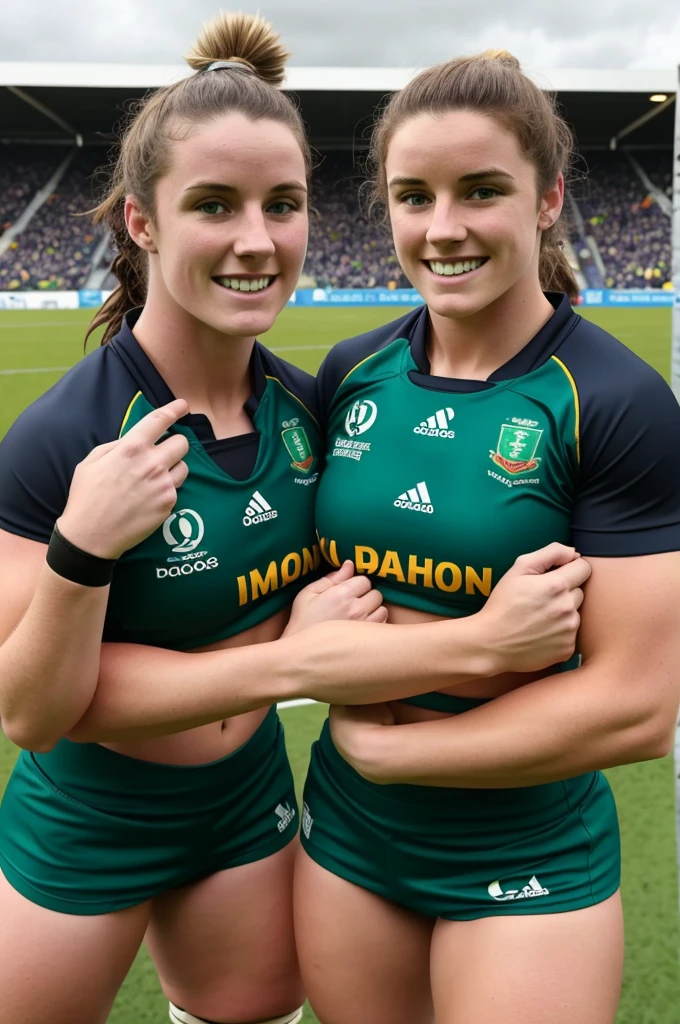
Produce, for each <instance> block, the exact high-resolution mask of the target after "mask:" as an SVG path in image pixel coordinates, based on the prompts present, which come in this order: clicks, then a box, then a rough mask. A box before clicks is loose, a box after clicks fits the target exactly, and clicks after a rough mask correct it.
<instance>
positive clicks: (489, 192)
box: [470, 185, 500, 199]
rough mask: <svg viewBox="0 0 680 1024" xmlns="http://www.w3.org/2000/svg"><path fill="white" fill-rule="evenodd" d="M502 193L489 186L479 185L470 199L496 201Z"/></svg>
mask: <svg viewBox="0 0 680 1024" xmlns="http://www.w3.org/2000/svg"><path fill="white" fill-rule="evenodd" d="M499 195H500V192H499V191H498V190H497V189H495V188H491V187H490V186H489V185H479V186H478V187H477V188H475V189H473V190H472V192H471V193H470V199H494V198H495V197H496V196H499Z"/></svg>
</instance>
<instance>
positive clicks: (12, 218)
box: [0, 146, 672, 290]
mask: <svg viewBox="0 0 680 1024" xmlns="http://www.w3.org/2000/svg"><path fill="white" fill-rule="evenodd" d="M104 157H105V153H104V151H103V150H102V149H101V148H99V147H97V148H95V147H92V148H89V149H88V148H85V149H82V150H80V151H78V153H77V155H76V157H75V159H74V160H73V162H72V164H71V165H70V167H69V168H68V170H67V171H66V173H65V174H64V176H63V178H62V179H61V180H60V181H59V183H58V186H57V187H56V189H55V191H54V192H53V193H52V194H51V195H50V196H49V198H48V199H47V201H46V202H45V203H44V204H43V205H42V206H41V207H40V208H39V209H38V210H37V212H36V213H35V214H34V216H33V217H32V218H31V219H30V220H29V221H28V224H27V225H26V226H25V227H24V229H23V230H22V231H20V232H19V233H18V234H17V236H16V237H15V238H14V239H13V240H12V241H11V242H10V244H9V248H7V251H6V252H4V253H3V254H2V255H0V290H52V289H62V290H68V289H79V288H83V287H86V286H87V281H88V278H89V276H90V272H91V271H92V270H93V260H94V257H95V252H96V250H97V247H98V244H99V242H100V241H101V239H102V234H103V231H102V228H96V229H95V228H93V226H92V224H91V222H90V221H89V219H88V218H87V217H82V216H78V215H79V214H82V213H83V212H84V211H86V210H87V209H88V208H90V207H91V206H92V205H93V201H94V195H95V190H94V186H93V175H94V173H95V171H96V169H97V168H98V167H99V166H100V164H101V163H102V160H103V159H104ZM63 159H64V150H63V148H62V147H40V146H33V147H28V146H23V147H22V146H13V147H0V226H1V227H2V230H3V231H6V230H7V229H8V228H9V227H11V225H12V224H13V223H15V222H16V220H17V218H18V217H20V216H21V214H22V212H23V211H24V210H25V208H26V206H27V205H28V203H29V202H30V200H31V198H32V197H33V196H34V195H35V193H36V191H37V190H38V189H39V188H41V187H43V186H44V185H45V184H46V182H48V181H49V180H50V177H51V175H52V174H54V172H55V169H56V167H57V166H58V164H59V162H60V161H61V160H63ZM635 160H636V161H637V162H638V164H639V168H638V170H636V168H635V167H634V166H633V162H632V161H629V160H628V159H627V157H626V154H625V152H621V151H619V152H616V153H609V152H606V151H592V152H588V153H587V154H586V163H587V165H588V175H587V177H586V178H585V179H583V180H581V181H579V182H577V183H576V185H575V186H574V187H573V188H572V200H573V202H571V204H570V207H568V209H567V223H568V226H569V235H570V241H571V243H572V246H573V251H574V253H575V254H576V257H577V258H578V260H579V263H580V270H581V273H582V275H583V280H584V282H585V283H587V284H588V285H590V286H591V287H603V286H604V287H608V288H663V287H669V284H670V273H671V271H670V267H671V225H670V218H669V217H668V215H667V214H666V213H665V212H664V210H663V209H662V208H661V206H660V205H659V201H658V193H662V198H663V196H667V195H669V194H670V186H671V160H672V154H671V152H670V150H649V151H636V153H635ZM638 171H642V173H643V176H645V175H646V176H647V179H648V184H650V183H651V184H652V185H653V187H654V189H655V190H658V192H657V196H656V197H655V195H654V194H653V193H651V192H650V190H649V189H648V188H647V187H646V186H645V184H644V181H643V179H642V178H641V176H640V173H638ZM363 180H364V176H363V174H362V173H361V170H359V169H357V167H356V166H355V165H354V164H353V161H352V157H351V155H350V153H349V152H345V153H343V152H332V153H328V154H326V155H325V156H324V157H323V159H322V160H320V163H319V166H318V167H317V169H316V172H315V183H314V192H313V207H314V212H313V215H312V218H311V225H310V243H309V252H308V257H307V262H306V264H305V269H304V274H305V276H306V278H307V279H310V280H311V281H312V282H313V283H314V284H315V285H317V286H319V287H333V288H372V287H375V286H383V287H385V286H386V287H392V288H393V287H397V286H399V287H401V286H407V285H408V282H407V281H406V279H405V277H404V275H403V274H402V272H401V269H400V267H399V264H398V263H397V259H396V256H395V254H394V249H393V247H392V243H391V240H390V236H389V231H388V229H387V228H386V227H385V226H383V225H381V224H380V222H379V220H378V218H377V217H376V216H370V215H369V213H368V209H367V208H368V202H367V198H366V196H365V195H363V196H361V197H360V191H361V189H360V186H361V183H362V181H363ZM1 243H2V238H1V236H0V250H1ZM112 255H113V250H112V249H111V248H109V249H108V250H107V251H105V254H104V256H103V262H105V263H106V262H108V263H110V260H111V258H112ZM103 273H104V272H102V275H103ZM114 284H115V282H114V281H113V280H112V278H111V277H110V276H109V277H108V278H107V279H106V280H105V281H104V287H107V286H109V287H112V286H113V285H114Z"/></svg>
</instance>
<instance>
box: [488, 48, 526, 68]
mask: <svg viewBox="0 0 680 1024" xmlns="http://www.w3.org/2000/svg"><path fill="white" fill-rule="evenodd" d="M479 56H480V57H481V58H482V60H495V61H497V62H498V63H499V64H502V65H503V66H504V67H506V68H513V69H514V70H515V71H521V70H522V65H521V64H520V62H519V61H518V60H517V57H513V55H512V54H511V53H508V51H507V50H484V52H483V53H480V55H479Z"/></svg>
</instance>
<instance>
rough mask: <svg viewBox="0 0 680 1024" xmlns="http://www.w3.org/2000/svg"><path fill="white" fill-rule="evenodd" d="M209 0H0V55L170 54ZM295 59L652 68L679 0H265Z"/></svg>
mask: <svg viewBox="0 0 680 1024" xmlns="http://www.w3.org/2000/svg"><path fill="white" fill-rule="evenodd" d="M218 6H219V5H218V4H216V3H213V2H212V0H194V2H193V3H192V4H187V3H186V2H185V0H89V2H88V3H87V4H82V3H81V2H80V0H59V3H57V4H55V3H54V0H49V2H48V0H28V2H26V3H13V4H6V5H4V9H3V16H2V33H1V34H0V60H45V61H48V60H60V61H78V60H94V61H111V60H113V61H121V62H130V63H137V62H140V63H174V62H176V61H178V60H180V58H181V55H182V54H183V53H184V52H185V51H186V50H187V49H188V47H189V46H190V45H191V43H192V41H193V39H194V37H195V36H196V35H197V33H198V31H199V29H200V25H201V23H202V22H204V21H207V20H209V19H210V18H211V17H212V15H213V14H214V13H215V12H216V10H217V9H218ZM235 6H237V7H241V8H242V9H244V10H250V11H253V12H254V11H255V10H258V9H259V10H261V12H262V13H263V14H264V15H265V16H266V17H268V18H270V19H271V21H272V22H273V23H274V24H275V26H276V27H277V29H278V30H279V31H280V32H281V34H282V36H283V38H284V41H285V42H286V44H287V45H288V46H289V47H290V49H291V50H293V53H294V58H293V63H294V64H299V65H319V64H341V65H352V64H354V65H364V66H367V65H368V66H370V65H376V66H379V65H382V66H385V65H396V66H406V67H411V66H417V67H418V66H423V65H426V64H431V63H434V62H435V61H438V60H444V59H446V58H447V57H451V56H454V55H456V54H458V53H470V52H475V51H476V50H480V49H484V48H486V47H502V48H505V49H508V50H510V51H511V52H513V53H515V54H516V56H518V57H519V58H520V60H522V62H523V63H524V64H525V65H526V66H527V67H532V68H560V67H561V68H566V67H600V68H645V67H646V68H660V67H669V66H675V65H677V64H678V63H679V62H680V15H678V11H677V2H676V0H655V2H654V4H645V3H643V2H640V0H601V2H600V3H599V4H597V5H595V4H593V3H592V2H591V0H572V2H570V3H568V4H555V5H548V4H546V3H545V0H518V2H517V3H515V4H513V5H512V8H511V10H510V9H509V6H508V3H507V0H487V2H486V3H484V4H477V5H471V4H470V3H469V2H468V0H466V2H462V0H419V2H418V3H416V4H414V3H413V0H372V2H371V3H370V4H369V3H367V2H366V0H342V3H341V2H340V0H335V2H334V3H333V4H332V5H329V3H328V0H262V2H260V3H251V2H245V3H238V4H235Z"/></svg>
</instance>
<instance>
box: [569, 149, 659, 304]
mask: <svg viewBox="0 0 680 1024" xmlns="http://www.w3.org/2000/svg"><path fill="white" fill-rule="evenodd" d="M635 156H636V159H638V160H640V161H641V162H642V165H643V166H644V167H645V170H647V168H649V170H648V171H647V173H648V174H649V177H650V178H651V180H652V181H653V182H655V183H657V184H658V185H663V189H664V191H665V190H666V188H667V186H668V185H669V184H670V180H671V168H672V153H671V151H670V150H668V151H661V152H650V153H647V154H644V153H642V154H641V153H640V152H636V154H635ZM586 158H587V164H588V175H587V178H586V179H585V181H583V182H581V183H579V184H578V185H577V186H576V188H575V190H574V197H575V199H576V202H577V204H578V207H579V210H580V212H581V215H582V217H583V221H584V224H585V227H586V230H587V232H588V233H589V234H590V235H592V237H593V238H594V239H595V241H596V243H597V247H598V249H599V254H600V256H601V259H602V263H603V264H604V271H605V272H604V275H603V276H604V285H605V287H607V288H663V287H664V286H665V287H668V286H669V284H670V280H671V221H670V218H669V216H668V215H667V214H666V213H664V211H663V210H662V209H661V207H660V206H659V203H658V202H657V200H656V199H655V197H654V196H653V195H652V194H651V193H650V192H649V190H648V189H647V188H646V187H645V185H644V183H643V181H642V180H641V178H640V177H639V175H638V174H637V173H636V171H635V170H634V168H633V166H631V164H630V163H629V162H628V160H627V159H626V155H625V153H622V152H617V153H606V152H594V153H588V154H586Z"/></svg>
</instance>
